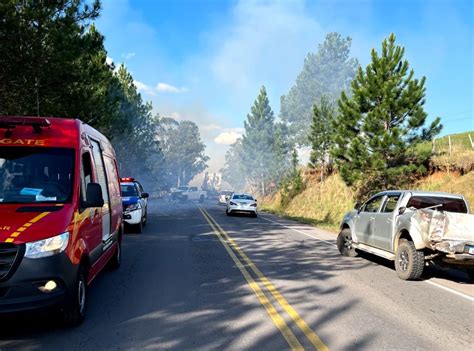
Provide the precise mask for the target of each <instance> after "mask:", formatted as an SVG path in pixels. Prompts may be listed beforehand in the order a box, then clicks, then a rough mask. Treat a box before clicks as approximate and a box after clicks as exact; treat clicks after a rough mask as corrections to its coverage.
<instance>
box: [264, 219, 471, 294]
mask: <svg viewBox="0 0 474 351" xmlns="http://www.w3.org/2000/svg"><path fill="white" fill-rule="evenodd" d="M260 218H262V219H264V220H266V221H269V222H272V223H275V224H278V225H280V226H282V227H284V228H287V229H290V230H293V231H295V232H297V233H300V234H303V235H306V236H309V237H310V238H313V239H316V240H318V241H322V242H323V243H326V244H329V245H331V246H336V245H335V244H333V243H331V242H329V241H326V240H323V239H320V238H318V237H315V236H313V235H310V234H308V233H305V232H303V231H301V230H298V229H295V228H291V227H289V226H287V225H284V224H281V223H279V222H277V221H274V220H271V219H268V218H266V217H264V216H260ZM423 282H425V283H427V284H430V285H433V286H436V287H438V288H439V289H442V290H445V291H448V292H450V293H452V294H454V295H457V296H460V297H463V298H465V299H467V300H469V301H471V302H474V297H472V296H470V295H467V294H464V293H462V292H460V291H456V290H454V289H451V288H448V287H446V286H444V285H441V284H438V283H435V282H432V281H430V280H423Z"/></svg>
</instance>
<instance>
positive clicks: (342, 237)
mask: <svg viewBox="0 0 474 351" xmlns="http://www.w3.org/2000/svg"><path fill="white" fill-rule="evenodd" d="M337 249H338V250H339V252H340V253H341V255H342V256H346V257H356V256H357V251H356V250H355V248H354V246H353V245H352V235H351V230H350V229H348V228H345V229H343V230H342V231H341V232H340V233H339V235H338V236H337Z"/></svg>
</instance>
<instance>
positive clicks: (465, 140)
mask: <svg viewBox="0 0 474 351" xmlns="http://www.w3.org/2000/svg"><path fill="white" fill-rule="evenodd" d="M469 135H470V136H471V138H472V140H473V141H474V131H473V130H471V131H467V132H464V133H457V134H450V135H445V136H443V137H440V138H436V139H435V141H434V144H435V153H436V154H442V153H447V152H449V137H451V147H452V151H453V152H460V151H472V150H473V148H472V145H471V141H470V140H469ZM432 148H433V143H432V142H425V143H422V144H420V145H419V146H418V150H420V151H431V150H432Z"/></svg>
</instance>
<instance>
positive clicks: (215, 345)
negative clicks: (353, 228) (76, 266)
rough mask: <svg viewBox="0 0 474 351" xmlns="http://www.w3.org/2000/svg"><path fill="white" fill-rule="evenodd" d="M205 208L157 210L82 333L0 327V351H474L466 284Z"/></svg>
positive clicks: (284, 225)
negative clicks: (408, 272) (403, 273)
mask: <svg viewBox="0 0 474 351" xmlns="http://www.w3.org/2000/svg"><path fill="white" fill-rule="evenodd" d="M200 207H201V206H199V205H198V204H197V203H190V204H170V203H168V202H165V201H164V200H152V201H151V202H150V207H149V222H148V225H147V227H146V228H145V231H144V233H143V234H140V235H138V234H129V235H126V237H125V239H124V243H123V262H122V267H121V268H120V269H119V270H118V271H114V272H104V273H103V274H101V275H100V276H99V277H98V278H97V279H96V280H95V281H94V283H93V284H92V286H91V288H90V290H89V306H88V315H87V319H86V321H85V322H84V323H83V324H82V325H81V326H80V327H77V328H75V329H67V328H63V327H61V326H60V325H58V323H57V322H56V321H55V320H54V319H53V318H51V316H50V315H48V314H32V315H24V316H20V317H18V318H15V319H8V320H0V322H1V323H0V324H1V327H0V350H7V349H25V350H65V349H67V350H110V349H112V350H117V349H124V350H143V349H157V350H162V349H173V350H187V349H193V350H195V349H199V350H226V349H232V350H247V349H252V350H272V351H275V350H285V349H290V348H292V347H293V348H298V347H302V348H305V349H314V348H315V347H318V348H320V349H324V348H326V347H327V348H329V349H331V350H357V349H361V350H393V349H401V350H414V349H416V350H472V332H473V328H474V284H473V282H470V281H469V280H468V278H467V276H466V275H465V274H464V273H462V272H458V271H455V270H444V269H439V268H429V269H428V270H427V272H426V273H425V274H424V276H423V279H422V280H421V281H417V282H406V281H402V280H400V279H398V277H397V275H396V273H395V271H394V269H393V264H390V263H389V262H386V261H384V260H381V259H378V258H376V257H374V256H371V255H363V256H362V257H357V258H345V257H342V256H340V255H339V253H338V251H337V249H336V247H335V240H334V239H335V235H334V234H331V233H328V232H325V231H322V230H318V229H315V228H312V227H309V226H306V225H302V224H298V223H295V222H292V221H288V220H283V219H279V218H277V217H275V216H272V215H269V214H261V215H260V216H259V217H258V218H250V217H244V216H235V217H234V216H232V217H227V216H226V215H225V213H224V208H223V207H219V206H217V205H215V204H214V203H211V202H209V203H206V204H203V205H202V209H201V208H200Z"/></svg>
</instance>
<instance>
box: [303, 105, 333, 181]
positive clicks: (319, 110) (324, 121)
mask: <svg viewBox="0 0 474 351" xmlns="http://www.w3.org/2000/svg"><path fill="white" fill-rule="evenodd" d="M334 117H335V109H334V105H333V104H332V103H331V102H330V101H329V99H328V98H327V97H325V96H322V97H321V99H320V101H319V104H315V105H314V108H313V123H312V124H311V129H310V133H309V136H308V139H309V141H310V143H311V155H310V159H309V161H310V166H312V167H316V166H320V167H321V180H323V178H324V173H325V169H326V166H327V164H328V162H329V149H330V147H331V144H332V122H333V120H334Z"/></svg>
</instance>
